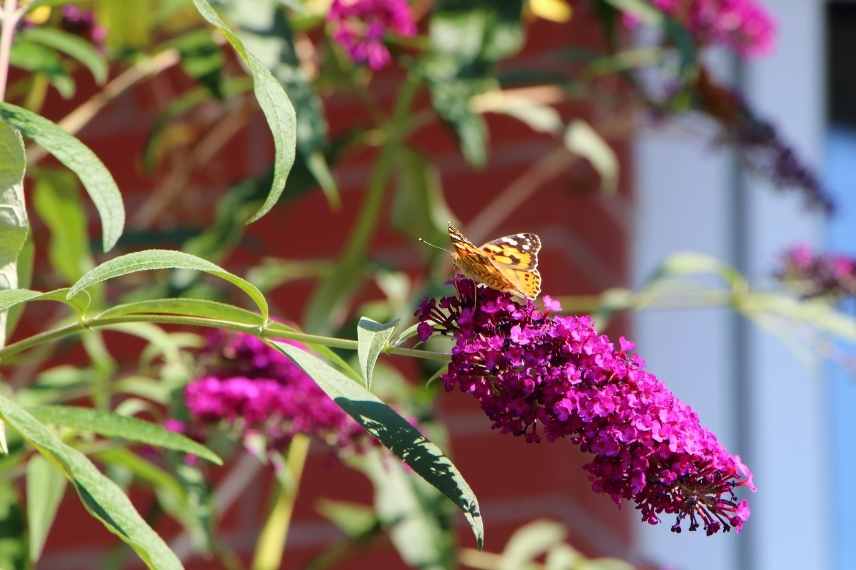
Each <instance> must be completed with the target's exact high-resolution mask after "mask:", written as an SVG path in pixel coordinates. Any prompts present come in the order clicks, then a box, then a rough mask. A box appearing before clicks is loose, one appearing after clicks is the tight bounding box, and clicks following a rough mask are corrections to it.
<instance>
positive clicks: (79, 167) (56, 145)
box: [0, 102, 125, 251]
mask: <svg viewBox="0 0 856 570" xmlns="http://www.w3.org/2000/svg"><path fill="white" fill-rule="evenodd" d="M0 118H2V119H3V120H5V121H7V122H8V123H9V124H11V125H12V126H14V127H15V128H17V129H19V130H20V131H21V132H22V133H23V134H24V136H26V137H29V138H31V139H33V140H34V141H35V142H36V143H38V144H39V145H41V146H42V147H44V149H45V150H47V151H48V152H49V153H51V154H52V155H53V156H54V157H56V159H57V160H59V161H60V162H61V163H62V164H64V165H65V166H66V167H68V168H69V169H71V170H72V171H73V172H74V173H75V174H77V176H78V177H79V178H80V181H81V182H83V187H84V188H85V189H86V192H87V193H88V194H89V197H90V198H91V199H92V202H93V203H94V204H95V208H96V209H97V210H98V215H99V216H100V217H101V231H102V235H103V238H102V241H103V244H104V251H109V250H110V249H111V248H112V247H113V246H114V245H116V241H117V240H118V239H119V237H120V236H121V235H122V230H123V228H124V227H125V208H124V206H123V205H122V195H121V194H119V188H118V187H117V186H116V182H115V181H114V180H113V177H112V176H111V175H110V172H108V171H107V168H105V166H104V164H103V163H102V162H101V160H100V159H99V158H98V157H97V156H95V153H93V152H92V151H91V150H89V148H87V147H86V146H85V145H84V144H83V143H81V142H80V141H79V140H77V139H76V138H74V137H73V136H71V135H70V134H68V133H66V132H65V131H64V130H63V129H62V127H60V126H59V125H56V124H55V123H52V122H50V121H48V120H47V119H45V118H43V117H40V116H39V115H36V114H35V113H32V112H30V111H28V110H26V109H24V108H21V107H17V106H15V105H12V104H10V103H5V102H0Z"/></svg>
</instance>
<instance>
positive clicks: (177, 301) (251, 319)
mask: <svg viewBox="0 0 856 570" xmlns="http://www.w3.org/2000/svg"><path fill="white" fill-rule="evenodd" d="M142 314H148V315H183V316H188V317H202V318H205V319H216V320H220V321H231V322H233V323H241V324H245V325H260V324H262V319H261V317H260V316H259V315H257V314H256V313H253V312H252V311H248V310H246V309H242V308H240V307H235V306H233V305H227V304H226V303H220V302H218V301H209V300H208V299H188V298H170V299H148V300H145V301H135V302H133V303H125V304H122V305H116V306H114V307H110V308H109V309H106V310H104V311H102V312H100V313H98V316H97V318H99V319H108V318H117V317H121V316H125V315H142Z"/></svg>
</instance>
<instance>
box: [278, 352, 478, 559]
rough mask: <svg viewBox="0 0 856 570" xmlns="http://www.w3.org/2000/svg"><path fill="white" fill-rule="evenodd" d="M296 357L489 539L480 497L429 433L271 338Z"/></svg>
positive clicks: (323, 365) (320, 362) (308, 356)
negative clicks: (485, 532) (432, 440)
mask: <svg viewBox="0 0 856 570" xmlns="http://www.w3.org/2000/svg"><path fill="white" fill-rule="evenodd" d="M271 345H272V346H274V347H275V348H277V349H278V350H279V351H280V352H282V353H283V354H285V355H286V356H288V357H289V358H291V359H292V360H293V361H294V362H295V363H296V364H297V365H298V366H300V367H301V368H302V369H303V370H304V372H306V373H307V374H308V375H309V376H310V377H311V378H312V379H313V380H314V381H315V383H316V384H318V386H319V387H320V388H321V389H322V390H323V391H324V392H325V393H326V394H327V395H328V396H329V397H330V398H332V399H333V400H334V401H335V402H336V403H337V404H338V405H339V407H341V408H342V409H343V410H345V412H347V413H348V414H349V415H350V416H351V417H352V418H354V419H355V420H356V421H357V422H359V423H360V425H362V426H363V427H364V428H365V429H366V431H368V432H369V433H370V434H372V435H373V436H375V437H376V438H377V439H378V440H379V441H380V442H381V443H382V444H383V445H384V446H385V447H386V448H387V449H389V450H390V451H392V452H393V453H394V454H395V455H397V456H398V457H400V458H401V459H402V460H403V461H404V462H405V463H407V464H408V465H409V466H410V467H411V468H412V469H413V470H414V471H415V472H416V473H417V474H419V476H421V477H422V478H423V479H425V481H427V482H428V483H429V484H431V485H432V486H434V487H436V488H437V489H438V490H439V491H440V492H442V493H443V494H444V495H446V496H447V497H448V498H449V499H451V500H452V502H454V503H455V504H456V505H457V506H458V508H460V509H461V510H462V511H463V513H464V516H465V517H466V519H467V522H469V524H470V528H471V529H472V531H473V534H474V535H475V538H476V543H477V544H478V546H479V548H481V547H482V545H483V544H484V523H483V522H482V517H481V512H480V510H479V505H478V500H477V499H476V496H475V494H474V493H473V491H472V489H471V488H470V486H469V484H468V483H467V482H466V480H464V477H463V476H462V475H461V474H460V472H459V471H458V469H457V467H455V465H454V464H453V463H452V461H451V460H450V459H449V458H448V457H446V456H445V455H444V454H443V452H442V451H441V450H440V448H439V447H437V446H436V445H435V444H433V443H432V442H431V441H430V440H428V439H427V438H426V437H425V436H424V435H422V434H421V433H419V431H418V430H417V429H416V428H414V427H413V426H412V425H410V424H409V423H408V422H407V420H405V419H404V418H402V417H401V416H400V415H398V414H397V413H396V412H395V411H394V410H393V409H392V408H390V407H389V406H387V405H386V404H384V403H383V402H381V401H380V400H379V399H378V398H377V397H375V396H374V395H373V394H372V393H371V392H369V391H367V390H366V389H365V388H363V387H362V386H360V385H359V384H357V383H356V382H353V381H352V380H350V379H349V378H347V377H346V376H344V375H343V374H342V373H341V372H339V371H337V370H336V369H334V368H333V367H331V366H330V365H329V364H327V363H326V362H324V361H323V360H321V359H320V358H318V357H317V356H314V355H312V354H309V353H308V352H305V351H303V350H301V349H299V348H297V347H296V346H293V345H290V344H285V343H271Z"/></svg>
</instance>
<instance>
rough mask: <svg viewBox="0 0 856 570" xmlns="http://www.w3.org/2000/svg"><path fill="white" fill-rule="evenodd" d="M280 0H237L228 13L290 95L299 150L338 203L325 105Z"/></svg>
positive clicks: (250, 47) (329, 197)
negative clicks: (303, 63)
mask: <svg viewBox="0 0 856 570" xmlns="http://www.w3.org/2000/svg"><path fill="white" fill-rule="evenodd" d="M278 3H279V2H278V1H277V0H245V1H244V2H234V3H232V4H231V7H232V9H231V10H230V12H229V15H230V16H231V19H232V21H233V22H234V23H235V25H236V26H237V32H238V35H239V36H240V37H241V39H242V40H243V41H244V45H245V46H246V48H247V50H249V51H250V52H252V53H253V54H255V56H256V57H257V58H258V60H259V62H261V63H262V64H263V65H264V66H265V67H266V68H267V69H269V70H270V72H271V73H272V74H273V76H274V77H275V78H276V79H277V80H278V81H279V82H280V83H281V84H282V86H283V87H284V88H285V90H286V91H287V92H288V94H289V96H290V97H291V101H292V103H293V104H294V108H295V111H296V112H297V150H298V151H299V152H300V154H301V155H302V156H303V158H304V160H305V161H306V166H307V167H308V168H309V171H310V172H311V173H312V175H313V176H314V177H315V179H316V180H317V181H318V183H319V184H320V185H321V189H322V190H323V191H324V194H325V196H326V197H327V201H328V202H329V203H330V205H331V206H333V207H339V206H340V205H341V200H340V197H339V189H338V187H337V185H336V180H335V178H333V174H332V172H331V171H330V167H329V165H328V164H327V159H326V158H325V156H324V151H325V149H326V147H327V120H326V119H325V117H324V107H323V106H322V104H321V98H320V97H319V96H318V95H317V94H316V93H315V90H314V89H313V87H312V83H311V82H310V80H309V77H308V76H307V75H306V72H305V71H304V70H303V68H301V67H300V60H299V59H298V57H297V49H296V48H295V45H294V33H293V30H292V29H291V24H290V23H289V20H288V17H287V15H286V13H285V11H283V10H282V9H280V7H279V6H278Z"/></svg>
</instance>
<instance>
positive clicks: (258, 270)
mask: <svg viewBox="0 0 856 570" xmlns="http://www.w3.org/2000/svg"><path fill="white" fill-rule="evenodd" d="M332 270H333V263H332V262H330V261H327V260H320V259H319V260H314V259H301V260H296V259H279V258H275V257H266V258H264V259H262V261H261V263H259V264H258V265H256V266H254V267H251V268H250V269H248V270H247V280H249V281H251V282H252V283H255V284H256V285H257V286H258V288H259V289H261V290H262V291H266V292H270V291H272V290H273V289H276V288H277V287H280V286H282V285H284V284H286V283H289V282H290V281H296V280H298V279H317V278H319V277H324V275H327V274H329V273H330V271H332Z"/></svg>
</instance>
